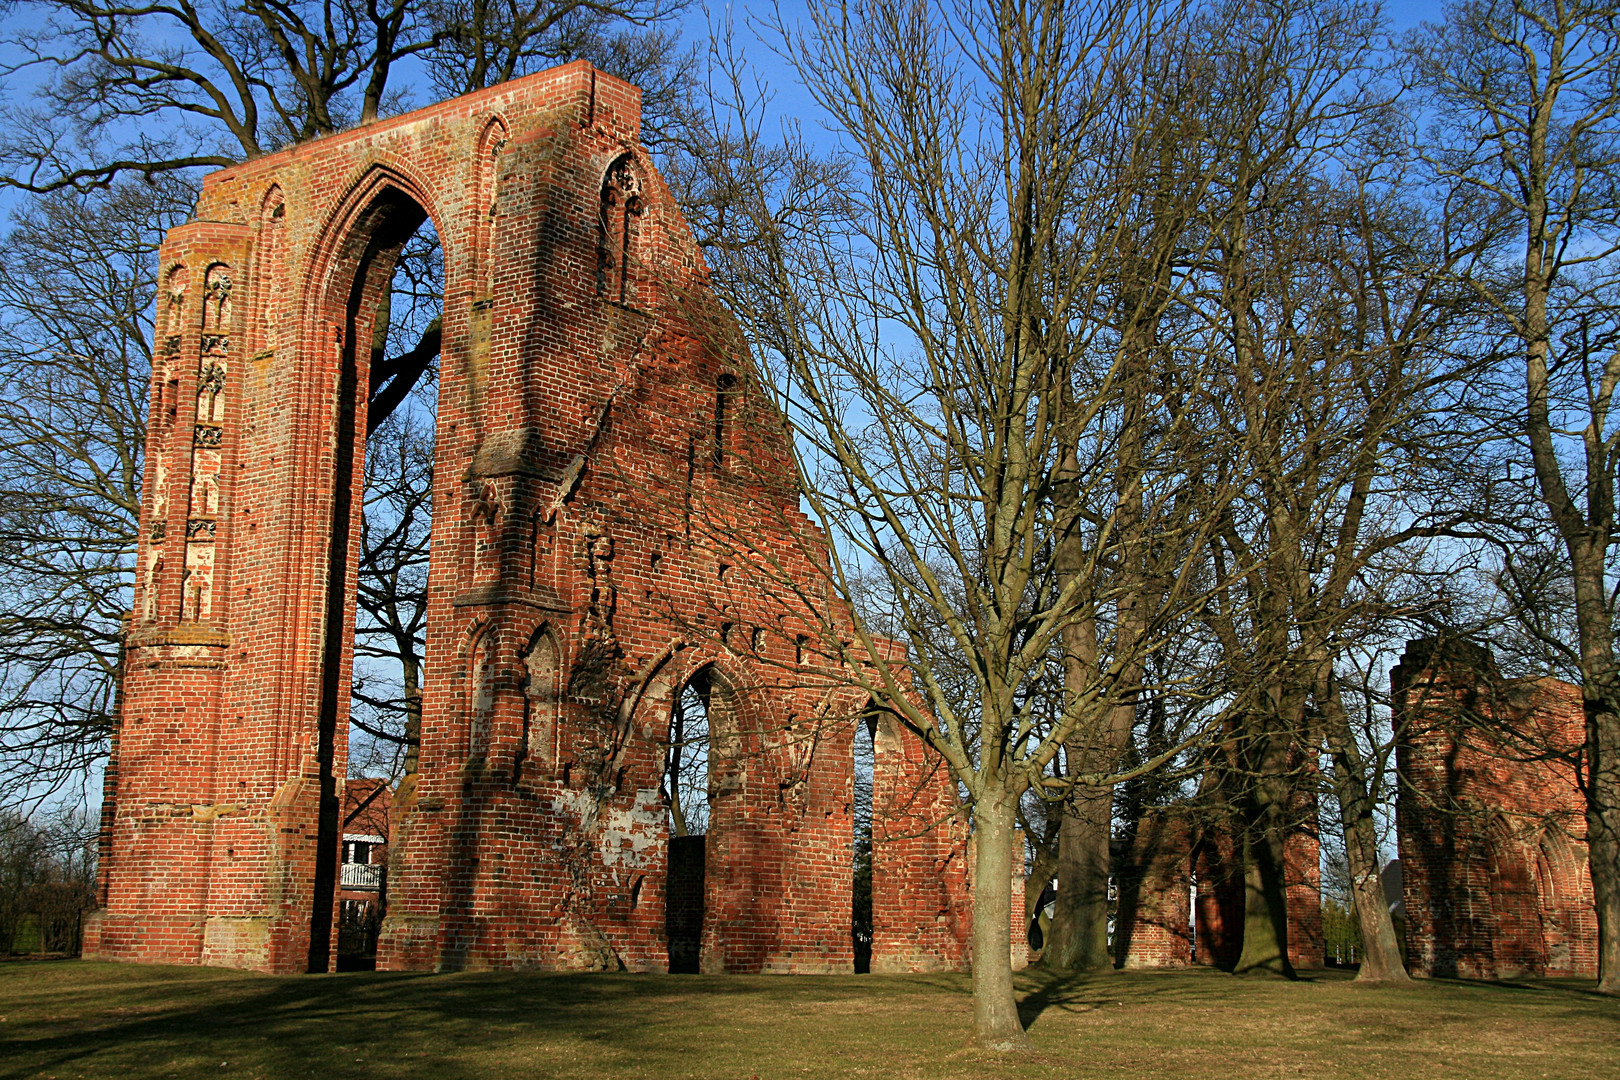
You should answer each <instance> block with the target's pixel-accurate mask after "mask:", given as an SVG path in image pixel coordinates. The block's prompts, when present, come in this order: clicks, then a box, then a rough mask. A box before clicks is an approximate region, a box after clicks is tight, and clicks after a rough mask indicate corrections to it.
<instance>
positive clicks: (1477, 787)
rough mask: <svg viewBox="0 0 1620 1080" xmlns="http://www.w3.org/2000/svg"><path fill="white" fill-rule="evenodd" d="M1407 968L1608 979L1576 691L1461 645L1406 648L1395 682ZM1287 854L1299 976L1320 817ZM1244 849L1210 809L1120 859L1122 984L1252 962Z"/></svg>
mask: <svg viewBox="0 0 1620 1080" xmlns="http://www.w3.org/2000/svg"><path fill="white" fill-rule="evenodd" d="M1391 687H1392V691H1393V693H1392V701H1393V702H1394V706H1395V716H1396V722H1397V724H1398V725H1399V727H1400V730H1399V732H1398V738H1397V739H1396V743H1395V749H1396V771H1397V775H1398V780H1399V787H1398V789H1397V802H1396V833H1397V837H1398V843H1399V850H1400V863H1399V873H1398V874H1391V875H1387V877H1386V880H1396V881H1400V882H1401V883H1402V884H1401V887H1400V895H1396V896H1391V897H1390V898H1389V899H1390V902H1391V903H1392V904H1394V903H1396V902H1397V901H1399V902H1401V907H1402V908H1404V912H1405V915H1404V924H1405V925H1404V936H1405V942H1406V959H1407V966H1408V968H1409V970H1410V971H1411V973H1412V974H1414V975H1417V976H1423V977H1446V978H1467V979H1510V978H1518V977H1523V976H1533V977H1541V976H1581V977H1586V978H1595V977H1596V976H1597V913H1596V909H1595V906H1594V901H1593V894H1592V881H1591V876H1590V873H1589V871H1588V869H1587V851H1586V818H1585V806H1586V803H1585V798H1584V796H1583V794H1582V792H1581V789H1580V785H1579V776H1578V773H1577V768H1578V766H1579V763H1580V754H1581V749H1582V746H1583V743H1584V740H1585V722H1586V721H1585V712H1584V707H1583V703H1582V697H1581V691H1580V688H1579V687H1576V686H1572V685H1571V684H1569V683H1566V682H1562V681H1560V680H1558V679H1551V678H1538V679H1507V678H1503V677H1502V675H1501V673H1500V672H1499V670H1498V669H1497V667H1496V665H1495V662H1494V661H1493V660H1492V658H1491V656H1490V654H1489V653H1488V652H1487V651H1486V650H1484V649H1482V648H1480V647H1478V646H1476V645H1471V644H1468V643H1466V642H1461V641H1445V642H1440V641H1437V640H1435V639H1425V640H1420V641H1412V642H1408V643H1407V648H1406V652H1405V655H1404V656H1403V657H1402V659H1401V663H1400V665H1399V666H1398V667H1396V668H1395V670H1394V671H1393V672H1392V673H1391ZM1296 819H1297V824H1296V826H1295V828H1294V832H1293V833H1292V834H1291V835H1290V838H1289V841H1288V846H1287V866H1286V868H1285V872H1286V874H1287V881H1286V886H1287V890H1288V923H1289V958H1290V960H1291V962H1292V963H1293V964H1294V966H1295V967H1296V968H1300V969H1305V968H1312V967H1321V966H1322V965H1323V962H1324V955H1323V942H1322V910H1321V898H1320V872H1319V866H1318V862H1319V857H1320V856H1319V850H1320V849H1319V844H1318V842H1317V838H1316V809H1315V806H1314V803H1312V804H1311V805H1305V804H1304V803H1302V804H1301V805H1300V807H1299V812H1298V814H1296ZM1240 836H1241V833H1240V832H1238V831H1237V830H1236V829H1235V828H1234V822H1233V820H1232V818H1231V817H1230V816H1229V815H1228V814H1226V813H1224V812H1223V808H1222V807H1221V806H1220V805H1218V804H1217V803H1215V802H1212V801H1211V800H1209V799H1207V798H1204V797H1200V798H1199V799H1194V800H1191V801H1189V802H1186V803H1182V804H1178V805H1175V806H1172V807H1168V808H1163V809H1159V810H1154V811H1151V812H1149V813H1148V814H1147V815H1146V816H1145V817H1144V818H1143V820H1142V822H1141V823H1140V825H1139V827H1138V829H1137V831H1136V833H1135V835H1133V836H1131V837H1129V838H1126V839H1123V840H1116V841H1115V852H1114V862H1115V866H1116V867H1117V869H1116V881H1117V894H1118V917H1117V922H1116V934H1115V940H1114V945H1115V962H1116V963H1117V964H1118V965H1119V966H1120V967H1130V968H1135V967H1178V966H1184V965H1188V964H1193V963H1200V964H1210V965H1213V966H1217V967H1223V968H1230V967H1231V966H1232V964H1233V963H1234V962H1235V961H1236V959H1237V955H1238V952H1239V951H1240V950H1241V948H1242V931H1243V881H1242V867H1241V865H1240V860H1239V859H1238V858H1237V854H1238V852H1239V847H1238V845H1239V842H1240V841H1239V838H1240Z"/></svg>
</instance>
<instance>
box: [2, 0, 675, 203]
mask: <svg viewBox="0 0 1620 1080" xmlns="http://www.w3.org/2000/svg"><path fill="white" fill-rule="evenodd" d="M681 8H682V5H681V4H680V3H677V2H673V0H517V2H512V3H491V2H490V0H322V2H320V3H315V2H312V0H246V2H245V3H241V4H231V3H222V2H220V0H201V2H198V3H193V2H190V0H182V2H180V3H163V2H147V0H143V2H139V3H136V4H133V5H125V4H119V3H109V2H105V0H28V2H23V3H19V4H16V5H14V6H13V7H12V10H11V18H10V24H9V32H8V33H7V34H6V36H5V38H4V39H3V40H4V41H5V44H6V45H7V46H8V47H9V49H10V50H11V52H12V53H13V54H14V55H15V56H17V57H20V59H18V60H16V61H14V62H12V63H10V64H9V65H7V66H6V67H4V68H0V75H4V76H9V78H10V81H11V87H10V89H11V92H12V94H13V101H14V105H13V107H12V109H11V110H10V114H9V115H8V116H7V118H6V119H7V124H6V127H7V131H8V135H7V136H6V137H5V138H4V139H3V140H0V167H3V168H4V170H5V173H4V176H3V177H0V182H4V183H6V184H9V185H11V186H14V187H20V188H23V189H24V190H27V191H32V192H46V191H55V190H60V189H62V188H64V187H73V188H80V189H83V188H88V187H96V186H102V185H105V184H107V183H108V182H110V181H111V180H113V179H114V178H116V177H118V176H120V175H123V174H126V173H135V174H139V175H142V176H154V175H157V174H160V173H167V172H174V171H186V170H193V169H197V168H210V167H222V166H226V165H231V164H234V163H235V162H237V161H240V160H243V159H251V158H255V157H259V156H260V155H262V154H265V153H269V152H271V151H274V150H277V149H279V148H281V147H282V146H286V145H289V144H292V143H298V142H303V141H306V140H308V139H312V138H316V137H318V136H321V135H326V134H330V133H332V132H334V131H339V130H341V129H343V128H345V127H348V126H350V125H351V124H355V123H362V124H363V123H366V122H368V121H371V120H375V119H376V118H377V117H378V116H380V115H383V114H384V113H386V112H387V111H389V109H390V108H391V107H393V108H397V107H398V104H399V103H400V102H401V101H403V100H404V98H403V97H402V96H401V95H400V94H398V93H397V91H396V89H395V88H393V87H391V86H390V80H391V79H392V78H393V75H394V72H395V68H396V65H398V64H400V63H401V62H403V61H407V60H411V59H420V60H422V61H424V62H425V63H427V65H428V67H429V71H430V73H431V78H432V81H433V84H434V86H435V88H436V89H437V90H438V91H439V92H440V93H442V94H445V95H447V96H448V95H453V94H458V93H466V92H468V91H471V90H480V89H483V88H484V87H485V86H491V85H494V84H495V83H498V82H501V81H503V80H506V79H510V78H513V77H515V76H517V75H523V74H527V73H528V72H530V71H533V70H537V69H538V68H540V67H545V66H547V65H548V64H549V63H554V62H556V61H558V60H563V59H571V58H572V57H574V56H579V55H587V54H589V53H590V52H591V50H592V49H594V50H596V51H597V52H598V53H601V54H603V55H605V56H606V57H608V58H610V59H611V58H612V57H614V56H619V57H621V58H623V59H625V60H626V62H627V63H632V64H633V63H636V62H639V63H641V65H642V66H643V67H645V68H647V69H648V70H655V69H656V67H657V62H658V60H659V59H660V58H662V57H663V56H664V55H665V52H667V50H664V51H659V50H656V49H655V50H653V55H652V60H651V62H649V58H648V55H647V53H648V49H647V46H646V45H645V44H643V45H642V46H640V47H639V48H638V47H637V46H636V44H635V43H634V42H633V41H631V40H629V39H622V40H621V39H617V38H615V37H614V35H613V33H612V30H611V28H612V27H614V26H623V25H625V24H630V25H633V26H650V25H653V24H656V23H659V22H662V21H665V20H667V19H669V18H670V17H671V16H673V15H674V14H676V13H678V12H679V11H680V10H681ZM658 40H659V41H662V40H663V39H658ZM666 44H667V43H666ZM615 50H617V51H616V52H615ZM30 81H32V82H33V83H34V86H33V87H32V90H33V92H32V93H27V92H24V91H23V90H22V87H23V86H26V85H28V83H29V82H30Z"/></svg>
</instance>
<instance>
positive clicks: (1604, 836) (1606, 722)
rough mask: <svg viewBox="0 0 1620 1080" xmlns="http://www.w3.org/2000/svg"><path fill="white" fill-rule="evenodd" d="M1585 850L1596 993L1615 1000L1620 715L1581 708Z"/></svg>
mask: <svg viewBox="0 0 1620 1080" xmlns="http://www.w3.org/2000/svg"><path fill="white" fill-rule="evenodd" d="M1586 747H1587V770H1588V772H1587V778H1586V788H1587V796H1586V848H1587V859H1588V862H1587V866H1588V868H1589V869H1590V871H1591V875H1592V896H1593V899H1594V901H1595V902H1596V907H1597V924H1598V991H1599V992H1600V993H1604V994H1614V995H1620V714H1617V712H1616V710H1615V709H1614V708H1613V707H1612V706H1610V705H1608V704H1607V702H1605V701H1602V700H1599V701H1593V700H1591V698H1590V694H1589V697H1588V700H1587V703H1586Z"/></svg>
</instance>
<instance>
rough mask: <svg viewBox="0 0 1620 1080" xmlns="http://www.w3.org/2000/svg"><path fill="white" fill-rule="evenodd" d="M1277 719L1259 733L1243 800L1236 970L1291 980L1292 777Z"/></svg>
mask: <svg viewBox="0 0 1620 1080" xmlns="http://www.w3.org/2000/svg"><path fill="white" fill-rule="evenodd" d="M1276 723H1277V721H1276V719H1275V718H1272V719H1270V720H1269V721H1267V726H1268V727H1269V728H1270V730H1265V731H1262V732H1260V733H1258V734H1257V735H1256V738H1258V739H1259V740H1260V741H1259V745H1258V747H1257V748H1256V749H1258V751H1259V753H1258V754H1256V755H1255V758H1256V761H1255V765H1256V767H1255V769H1254V776H1253V777H1252V778H1251V779H1250V781H1249V790H1248V791H1247V792H1246V794H1245V798H1244V799H1243V805H1244V806H1245V808H1246V813H1245V815H1244V826H1245V827H1244V830H1243V951H1242V953H1241V954H1240V955H1239V956H1238V962H1237V967H1235V968H1234V969H1233V972H1234V973H1235V974H1238V975H1274V976H1279V977H1281V978H1286V979H1292V978H1294V977H1295V976H1294V965H1293V964H1292V963H1290V962H1289V960H1288V890H1287V885H1286V881H1285V878H1284V872H1285V870H1286V865H1287V862H1286V855H1285V852H1286V845H1287V841H1288V804H1289V797H1290V796H1291V795H1292V794H1293V785H1292V784H1291V783H1290V782H1289V777H1288V747H1289V738H1288V735H1287V734H1286V732H1282V731H1278V730H1277V729H1276V727H1275V725H1276Z"/></svg>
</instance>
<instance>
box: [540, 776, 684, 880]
mask: <svg viewBox="0 0 1620 1080" xmlns="http://www.w3.org/2000/svg"><path fill="white" fill-rule="evenodd" d="M552 809H553V810H554V811H561V812H564V813H568V814H570V815H572V816H573V817H575V818H577V819H578V820H579V821H580V822H581V823H582V824H583V825H584V826H585V827H586V828H590V827H591V826H592V825H594V826H595V828H596V847H597V850H598V851H599V852H600V853H601V856H602V864H603V865H604V866H607V867H610V868H611V867H623V868H624V869H627V870H635V869H640V868H641V867H643V866H646V865H647V860H648V856H649V855H650V854H651V853H652V852H653V851H655V850H656V849H657V847H658V845H659V844H660V843H661V842H662V841H663V839H664V804H663V801H662V800H661V799H659V797H658V789H657V788H637V789H636V798H635V802H634V803H632V804H631V806H630V808H629V809H628V810H626V809H621V808H620V807H616V806H604V805H602V804H601V803H600V802H598V800H597V798H596V796H595V795H593V794H592V793H591V792H589V791H574V790H570V789H564V790H563V791H560V792H558V793H557V797H556V799H555V800H554V801H553V802H552Z"/></svg>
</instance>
